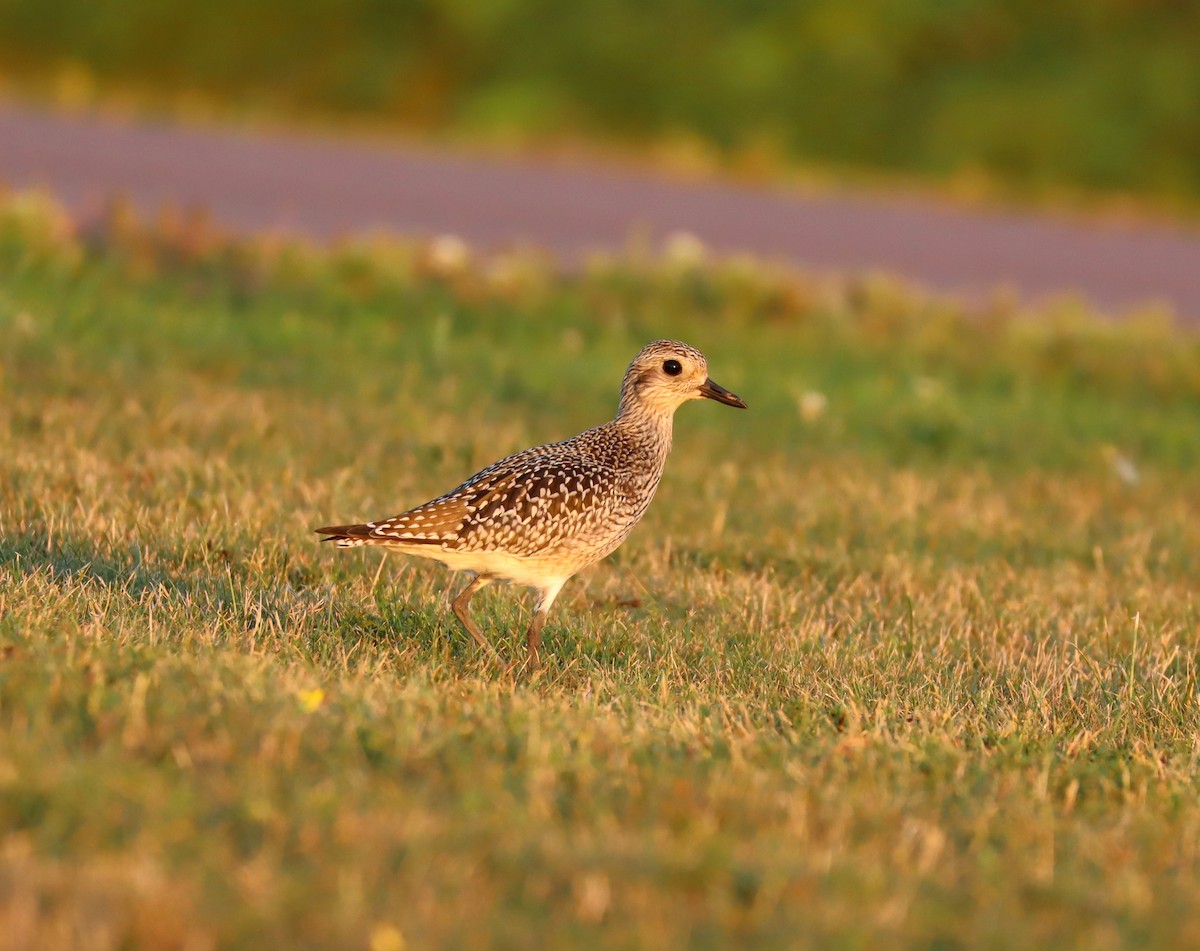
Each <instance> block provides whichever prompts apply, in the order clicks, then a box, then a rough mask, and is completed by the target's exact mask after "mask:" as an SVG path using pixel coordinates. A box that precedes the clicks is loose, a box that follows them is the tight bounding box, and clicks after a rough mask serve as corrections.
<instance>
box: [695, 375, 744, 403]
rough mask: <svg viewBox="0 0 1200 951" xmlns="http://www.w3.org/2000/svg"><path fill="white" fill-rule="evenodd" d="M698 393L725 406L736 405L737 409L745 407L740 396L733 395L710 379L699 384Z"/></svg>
mask: <svg viewBox="0 0 1200 951" xmlns="http://www.w3.org/2000/svg"><path fill="white" fill-rule="evenodd" d="M700 395H701V396H703V397H706V398H707V399H710V400H716V401H717V402H718V403H724V404H725V405H726V406H736V407H737V408H738V409H745V408H746V404H745V402H744V401H743V400H742V398H741V397H740V396H735V395H734V394H733V393H730V392H729V390H727V389H725V387H723V386H721V385H719V384H717V383H714V382H713V381H712V380H705V381H704V382H703V383H702V384H701V386H700Z"/></svg>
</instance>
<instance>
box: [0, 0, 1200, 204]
mask: <svg viewBox="0 0 1200 951" xmlns="http://www.w3.org/2000/svg"><path fill="white" fill-rule="evenodd" d="M0 58H2V59H0V62H2V65H0V73H2V74H3V75H4V76H5V77H6V78H7V79H8V80H10V81H13V82H16V83H17V84H18V85H19V84H21V83H34V84H37V83H39V82H42V83H45V82H53V81H54V79H55V77H62V76H63V75H67V76H69V77H74V79H75V80H76V81H81V82H82V84H83V85H89V84H91V85H94V86H95V88H97V89H100V90H104V89H105V88H107V87H114V88H120V89H124V90H129V89H136V90H139V91H141V92H145V91H147V90H152V91H153V92H154V93H155V94H157V95H165V96H171V95H176V94H179V93H181V92H186V93H190V94H199V95H200V96H208V97H212V98H213V99H214V100H215V101H217V102H219V103H222V104H225V105H228V104H230V103H231V102H232V103H234V104H235V105H236V107H238V108H243V107H245V108H250V109H258V108H265V109H267V110H269V111H281V112H283V113H285V114H295V113H300V114H313V113H318V114H323V115H339V116H359V117H361V116H366V117H371V118H374V119H382V120H384V121H385V122H388V123H394V124H395V125H397V126H400V127H403V128H406V129H419V130H436V131H443V132H446V131H448V132H452V133H465V134H468V135H473V136H479V137H483V138H490V139H501V140H516V141H518V142H526V141H546V140H548V139H549V140H554V139H558V138H563V137H565V138H570V139H578V138H584V139H600V140H602V141H605V142H609V143H618V144H621V145H632V146H644V145H646V144H648V143H649V144H653V145H655V146H656V147H663V146H667V147H670V146H671V144H672V143H673V144H674V146H675V147H678V148H681V149H682V150H684V151H686V150H687V149H694V150H698V151H699V152H702V153H710V154H712V155H715V156H719V157H720V158H721V159H722V160H723V161H726V162H727V163H729V164H731V165H733V166H734V167H741V168H745V169H751V170H753V169H762V168H767V169H768V170H769V169H778V168H779V167H781V166H782V165H784V164H787V163H794V162H801V163H815V164H825V165H834V166H838V167H842V168H861V169H876V170H886V171H889V172H898V173H901V174H905V175H908V174H916V175H920V176H931V177H934V178H945V177H950V176H957V177H958V178H959V179H961V180H970V179H971V177H972V176H974V175H978V176H980V177H981V178H986V179H995V180H998V181H999V182H1002V183H1005V184H1007V185H1009V186H1015V187H1016V188H1018V189H1021V190H1023V191H1025V192H1027V193H1028V192H1034V193H1036V192H1039V191H1048V190H1049V191H1052V190H1053V189H1056V188H1062V187H1064V186H1066V187H1069V188H1082V189H1086V190H1102V191H1132V192H1137V193H1140V194H1142V195H1147V196H1154V197H1156V198H1165V199H1168V200H1183V201H1186V202H1190V201H1192V200H1194V199H1195V198H1196V197H1198V196H1200V123H1198V122H1197V121H1196V117H1197V116H1200V4H1197V3H1195V2H1189V0H1063V2H1059V3H1054V4H1047V3H1041V2H1034V0H1005V2H995V0H993V2H988V0H809V2H799V3H798V2H786V0H643V2H637V3H634V2H632V0H577V2H575V3H569V4H563V3H558V2H551V0H525V2H516V0H470V2H467V0H406V2H403V3H392V2H386V0H292V2H288V3H284V2H282V0H252V2H245V0H243V2H234V0H213V2H210V3H207V4H196V3H184V2H181V0H126V2H118V3H105V4H97V3H93V2H88V0H56V2H55V3H45V2H42V0H0ZM77 85H78V82H77Z"/></svg>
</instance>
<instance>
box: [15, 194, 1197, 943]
mask: <svg viewBox="0 0 1200 951" xmlns="http://www.w3.org/2000/svg"><path fill="white" fill-rule="evenodd" d="M666 335H677V336H681V337H683V338H685V339H687V340H689V341H691V342H693V343H695V344H697V345H699V346H701V347H702V348H703V349H705V350H706V352H707V353H708V354H709V357H710V363H711V368H712V373H713V376H714V378H715V379H717V380H718V381H720V382H721V383H723V384H724V385H726V386H728V387H730V388H731V389H734V390H735V391H737V392H739V393H740V394H742V395H743V396H744V397H745V398H746V399H747V401H748V402H749V403H750V406H751V409H750V411H748V412H746V413H736V412H734V411H732V410H727V409H725V408H723V407H720V406H717V405H714V404H707V403H706V404H704V405H699V404H689V405H688V406H685V407H683V408H682V410H681V411H680V413H679V414H678V417H677V429H676V446H675V453H674V455H673V457H672V459H671V462H670V464H669V466H668V473H667V477H666V479H665V480H664V484H663V486H662V488H661V489H660V492H659V496H658V499H657V501H656V502H655V504H654V506H653V507H652V508H651V511H650V513H649V514H648V516H647V518H646V520H645V522H644V523H643V524H642V526H640V527H639V529H638V531H637V532H636V533H635V535H634V537H633V538H632V539H631V541H630V542H629V543H628V544H627V545H626V546H625V547H624V548H623V549H622V550H621V551H620V552H618V554H617V555H616V556H614V557H613V558H612V559H610V560H609V561H607V562H605V563H604V564H602V565H601V566H599V567H597V568H595V569H593V570H592V571H590V572H589V573H587V574H586V575H584V576H581V577H579V578H577V579H576V580H575V581H573V582H572V583H571V584H570V585H569V586H568V587H567V588H566V589H565V591H564V593H563V595H562V597H561V598H560V600H559V603H558V604H557V605H556V609H555V612H554V614H553V616H552V620H551V624H550V625H549V626H548V628H547V632H546V633H547V638H546V641H547V643H546V652H545V660H546V663H547V670H546V671H545V674H544V676H543V677H542V678H541V679H540V680H537V681H535V682H533V683H526V682H519V681H518V682H513V681H512V680H510V679H507V678H505V677H503V676H501V675H499V674H498V673H497V671H495V670H494V669H493V668H492V667H491V666H490V665H489V663H488V662H487V660H486V658H484V657H483V656H482V655H481V654H480V653H479V652H478V650H476V649H475V648H474V647H473V645H472V644H471V643H470V641H469V638H467V637H465V636H464V635H463V633H462V632H461V631H459V630H458V629H457V627H456V626H455V625H454V624H453V623H452V621H451V620H450V619H449V617H448V616H449V612H448V610H447V602H446V599H445V595H444V592H445V590H446V589H447V587H448V586H449V585H450V583H451V578H450V577H449V576H448V575H447V574H445V573H444V572H443V571H442V570H441V569H439V568H437V567H436V566H433V565H424V564H419V563H413V562H406V561H403V560H402V559H400V558H398V557H397V558H387V559H384V558H383V556H380V555H379V554H377V553H362V552H349V553H346V552H336V551H330V550H329V549H328V546H326V547H324V548H322V547H321V546H319V545H318V544H317V542H316V539H315V537H314V536H313V535H312V534H311V533H310V529H311V527H312V526H314V525H320V524H326V523H328V522H329V521H332V520H341V519H352V518H358V517H371V516H376V515H383V514H388V513H390V512H392V511H394V510H397V509H399V508H402V507H404V506H407V505H409V504H411V503H415V502H418V501H421V500H424V499H425V498H427V497H429V496H430V495H431V494H433V493H436V492H438V491H440V490H443V489H445V488H447V487H449V486H450V485H453V484H455V483H456V482H457V481H458V480H459V479H461V478H462V477H464V476H466V475H468V474H470V473H471V472H472V471H474V469H475V468H476V467H478V466H479V465H482V464H484V463H486V462H488V461H491V460H492V459H494V458H496V457H497V456H498V455H500V454H502V453H504V452H506V451H510V450H513V449H517V448H521V447H523V446H525V445H529V444H532V443H534V442H537V441H544V440H550V439H555V438H559V437H562V436H565V435H568V434H570V433H572V432H574V431H576V430H577V429H579V428H581V427H583V426H586V425H589V424H592V423H594V422H597V421H600V420H601V419H603V418H605V417H606V416H607V415H608V414H609V413H611V411H612V409H613V407H614V404H615V398H616V387H617V382H618V379H619V376H620V373H621V371H622V369H623V367H624V366H625V364H626V362H627V361H628V359H629V358H630V357H631V356H632V354H633V353H634V352H635V351H636V350H637V348H638V347H639V346H641V345H642V344H643V343H645V342H646V341H647V340H648V339H650V338H652V337H656V336H666ZM1198 356H1200V343H1198V340H1197V338H1196V336H1195V335H1194V334H1193V333H1191V332H1189V331H1185V330H1182V329H1178V328H1174V327H1172V326H1170V325H1169V324H1168V323H1165V322H1162V321H1156V320H1154V319H1152V318H1149V317H1148V318H1145V319H1142V320H1134V321H1132V322H1129V323H1125V324H1119V325H1114V324H1104V323H1100V322H1097V321H1095V320H1093V319H1092V318H1091V317H1089V316H1088V315H1087V314H1085V313H1079V312H1078V311H1077V310H1076V309H1075V308H1073V307H1072V306H1071V305H1070V304H1062V305H1059V306H1058V307H1057V308H1053V309H1050V310H1047V311H1045V312H1042V313H1040V314H1036V315H1033V316H1031V317H1023V316H1021V315H1020V314H1014V313H1009V312H1007V310H1006V308H1005V306H1004V305H1003V304H1002V303H997V304H996V305H995V306H994V307H992V308H990V309H988V310H987V312H986V313H982V314H976V315H973V316H967V315H964V314H963V313H962V312H961V311H960V310H959V309H957V308H956V307H955V306H954V305H953V304H952V303H948V302H944V301H937V300H931V299H928V298H925V297H922V296H921V295H920V294H918V293H915V292H912V291H907V290H905V289H904V288H902V287H900V286H898V285H897V284H895V283H894V282H888V281H884V280H876V279H868V280H845V281H819V280H817V279H815V278H811V277H808V276H805V275H803V274H798V273H792V272H786V271H772V270H769V269H765V268H759V267H753V266H751V265H750V264H748V263H745V262H742V263H738V262H734V263H731V264H727V265H721V266H709V267H704V268H695V267H690V266H687V265H685V264H684V263H683V262H679V261H676V262H669V261H668V262H659V263H649V264H645V263H644V264H641V265H634V264H630V265H600V264H597V265H596V266H594V267H592V268H590V269H589V270H588V271H587V272H586V273H585V274H583V275H580V276H577V277H575V278H569V279H564V278H555V277H553V276H552V275H551V274H549V273H548V272H547V271H545V270H544V269H542V268H541V266H540V265H539V264H538V262H537V261H536V260H534V259H529V258H519V257H518V258H510V259H506V260H504V261H501V262H470V263H468V264H466V265H465V266H463V267H454V266H451V265H449V264H447V262H445V261H439V259H438V256H437V255H436V254H434V253H430V252H429V251H428V250H426V249H423V248H420V247H415V246H407V245H403V244H387V243H376V244H374V245H369V246H367V245H364V246H347V247H344V248H341V249H338V250H336V251H333V252H330V253H328V254H322V253H317V252H314V251H311V250H307V249H305V248H303V247H299V246H281V245H277V244H270V243H267V242H265V241H264V242H256V243H251V244H247V245H241V246H233V245H227V244H224V243H221V242H219V241H216V240H211V239H210V238H209V237H208V236H206V235H205V234H204V233H203V232H202V231H200V230H198V229H194V228H192V229H189V228H187V227H182V228H179V227H166V228H164V229H162V231H161V233H146V232H143V231H139V230H137V229H132V228H129V227H127V226H120V225H119V223H118V225H117V226H115V227H114V228H113V229H112V230H111V231H110V232H108V233H105V234H97V235H93V236H91V238H90V239H89V241H88V242H87V243H86V244H81V243H80V242H78V241H76V240H74V239H72V238H71V237H70V236H69V235H68V234H66V233H65V231H64V229H63V227H62V223H61V222H59V221H57V220H56V219H55V217H54V216H53V214H52V213H50V212H47V211H46V210H44V209H39V208H37V207H34V206H33V205H31V203H30V202H29V201H28V200H26V199H20V200H15V201H9V202H8V203H7V204H6V205H5V206H4V208H3V210H2V211H0V830H2V831H0V919H2V920H3V922H4V927H3V928H0V934H4V935H7V936H8V937H7V944H6V945H4V944H3V942H2V941H0V945H2V946H4V947H8V948H14V949H16V948H21V949H27V948H36V947H66V946H70V947H77V948H84V949H92V948H95V949H110V948H112V949H117V948H148V949H157V948H190V949H195V948H211V947H221V948H247V949H250V948H263V947H279V948H285V947H286V948H293V949H303V948H330V947H346V948H371V949H373V951H388V949H397V948H400V947H405V946H406V947H409V948H420V947H437V946H445V947H462V948H476V947H497V946H500V947H522V948H527V947H562V948H589V947H601V946H603V947H658V948H685V947H686V948H728V947H731V946H741V945H745V946H755V947H764V948H795V947H813V948H848V949H857V948H862V949H866V948H876V947H892V948H931V947H936V948H946V949H950V948H967V947H971V948H974V947H987V948H1013V947H1055V948H1080V949H1085V948H1086V949H1089V951H1090V949H1104V948H1141V947H1179V948H1186V947H1194V946H1196V944H1197V942H1198V941H1200V926H1198V925H1197V919H1196V916H1195V908H1196V906H1197V903H1198V902H1200V766H1198V763H1197V745H1196V743H1197V741H1196V737H1197V735H1198V731H1200V705H1198V700H1197V697H1198V694H1197V688H1198V684H1197V677H1198V673H1200V671H1198V667H1197V663H1196V659H1195V658H1196V653H1197V646H1198V644H1197V641H1198V639H1200V638H1198V632H1200V605H1198V603H1197V599H1196V594H1195V579H1196V577H1197V571H1198V568H1200V565H1198V564H1197V557H1198V556H1197V552H1200V524H1198V523H1197V520H1196V517H1195V513H1196V510H1197V504H1198V503H1200V476H1198V475H1197V472H1198V471H1200V467H1198V465H1197V463H1198V462H1200V459H1198V456H1200V441H1198V440H1197V438H1196V435H1197V422H1196V421H1197V408H1198V404H1200V360H1197V357H1198ZM815 394H820V396H817V395H815ZM822 398H823V400H822ZM476 608H477V612H478V614H479V616H480V620H481V623H482V624H483V626H484V627H485V628H486V629H487V630H489V631H492V632H494V634H495V639H496V642H497V644H498V646H499V647H500V649H501V650H502V651H504V652H506V653H509V654H512V653H513V652H516V651H518V650H519V649H520V646H521V645H520V631H521V628H522V625H523V622H524V619H525V616H526V615H525V613H524V612H525V611H527V610H528V604H527V603H521V601H520V600H519V599H518V597H517V596H516V593H515V592H511V591H499V592H496V593H493V592H491V591H489V592H486V593H484V594H482V595H481V596H480V597H479V598H478V599H477V600H476Z"/></svg>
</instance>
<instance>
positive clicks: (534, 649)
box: [525, 578, 566, 672]
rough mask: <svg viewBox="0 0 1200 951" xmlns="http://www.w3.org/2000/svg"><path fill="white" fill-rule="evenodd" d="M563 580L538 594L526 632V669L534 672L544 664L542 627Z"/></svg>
mask: <svg viewBox="0 0 1200 951" xmlns="http://www.w3.org/2000/svg"><path fill="white" fill-rule="evenodd" d="M565 580H566V579H565V578H564V579H563V581H558V582H555V583H554V584H552V585H551V586H550V587H547V588H543V589H542V590H541V591H540V592H539V595H538V600H537V605H536V606H535V607H534V609H533V619H532V620H531V621H530V622H529V631H528V632H527V633H526V634H525V669H526V670H528V671H530V672H533V671H535V670H537V669H538V667H540V666H541V664H542V658H541V654H540V651H541V646H542V628H543V627H545V626H546V617H547V616H548V615H549V614H550V605H552V604H553V603H554V599H555V598H557V597H558V592H559V591H561V590H562V586H563V582H564V581H565Z"/></svg>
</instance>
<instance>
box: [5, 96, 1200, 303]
mask: <svg viewBox="0 0 1200 951" xmlns="http://www.w3.org/2000/svg"><path fill="white" fill-rule="evenodd" d="M0 182H4V183H6V184H8V185H9V186H12V187H23V186H29V185H43V186H46V187H48V188H50V189H52V190H53V191H54V192H56V193H57V194H58V195H59V196H61V198H62V199H63V200H65V201H66V203H67V204H68V206H69V207H71V208H72V209H74V210H75V211H77V212H79V213H81V214H89V213H94V212H95V211H96V210H98V209H99V208H100V207H101V206H102V204H103V202H104V201H105V199H106V198H107V196H109V195H111V194H113V193H114V192H123V193H124V194H126V195H127V196H128V197H130V198H131V199H132V200H133V201H134V202H135V203H136V204H137V205H138V206H139V207H142V208H144V209H146V210H152V209H153V208H155V207H157V206H159V205H161V204H163V203H173V204H175V205H177V206H183V207H191V206H203V207H205V208H207V209H208V210H209V211H210V212H211V213H212V215H213V217H214V219H215V220H216V221H217V222H219V223H221V224H223V225H225V226H227V227H231V228H235V229H247V230H248V229H261V228H272V227H277V228H284V229H289V230H293V231H296V232H300V233H303V234H307V235H310V236H313V237H317V238H327V237H332V236H335V235H338V234H342V233H346V232H353V231H361V230H363V229H370V228H385V229H388V230H392V231H396V232H402V233H413V234H426V235H433V234H446V233H450V234H456V235H459V236H460V237H462V238H464V239H466V240H467V241H468V242H470V243H471V244H474V245H480V246H483V247H492V246H497V245H503V244H508V243H512V242H516V241H521V242H530V243H536V244H539V245H543V246H545V247H547V248H549V249H550V250H551V251H553V252H554V253H555V254H556V255H557V256H558V257H559V258H560V259H561V260H562V261H564V262H566V263H570V262H572V261H575V260H578V259H579V257H580V256H581V255H583V254H585V253H586V252H588V251H591V250H596V249H606V248H607V249H616V248H620V247H622V246H623V245H625V244H626V243H627V241H628V239H629V237H630V235H631V234H633V233H635V232H638V233H644V234H649V235H651V236H653V237H655V238H660V237H662V236H664V235H666V234H668V233H670V232H672V231H676V230H683V231H687V232H690V233H692V234H694V235H696V236H697V237H699V238H700V239H701V240H703V241H704V242H705V243H706V244H707V245H709V246H710V247H711V248H713V249H715V250H717V251H722V252H725V251H750V252H754V253H756V254H760V255H765V256H769V257H775V258H780V259H786V260H789V261H793V262H795V263H798V264H804V265H808V266H812V267H817V268H821V269H836V270H847V269H849V270H857V269H863V268H883V269H887V270H894V271H898V272H900V273H903V274H905V275H908V276H909V277H911V278H914V279H916V280H918V281H920V282H922V283H926V284H929V285H931V286H933V287H935V288H939V289H943V290H950V291H961V292H968V293H978V292H986V291H988V290H989V289H991V288H992V287H994V286H995V285H997V284H1008V285H1011V286H1013V287H1014V288H1016V289H1017V290H1019V291H1020V292H1021V293H1022V294H1023V295H1026V296H1031V297H1037V296H1041V295H1044V294H1051V293H1057V292H1061V291H1068V290H1076V291H1080V292H1082V293H1083V294H1085V295H1086V296H1087V297H1088V298H1089V299H1090V300H1091V301H1092V302H1093V303H1095V304H1096V305H1097V306H1099V307H1101V308H1103V309H1105V310H1109V311H1116V310H1120V309H1122V308H1125V307H1128V306H1131V305H1135V304H1139V303H1143V302H1146V301H1161V302H1166V303H1169V304H1171V305H1173V306H1174V307H1175V308H1176V309H1177V310H1178V311H1179V312H1180V313H1181V314H1182V315H1184V316H1186V317H1189V318H1192V319H1194V320H1200V229H1195V228H1183V227H1180V228H1171V227H1166V226H1133V225H1129V226H1121V227H1115V226H1107V227H1100V226H1097V225H1085V224H1081V223H1077V222H1073V221H1064V220H1059V219H1055V218H1051V217H1046V216H1040V215H1032V214H1003V213H998V212H984V211H967V210H957V209H951V208H947V207H942V206H939V205H936V204H933V203H930V202H922V201H917V200H896V201H890V200H881V199H876V198H871V199H867V198H854V197H847V196H820V197H809V196H800V195H795V194H789V193H787V192H783V191H773V190H769V189H766V188H756V187H750V186H742V185H736V184H727V183H704V184H688V183H680V182H673V181H669V180H666V179H663V178H659V177H655V176H653V175H650V174H639V173H634V172H628V171H622V170H613V169H611V168H604V167H596V166H567V165H564V164H562V163H557V162H537V161H517V160H511V161H510V160H502V159H492V158H479V157H465V156H462V155H456V154H452V153H448V152H440V151H437V150H434V149H432V148H430V149H426V148H417V147H411V146H407V147H406V146H400V145H396V146H381V145H372V144H369V143H363V142H358V141H354V142H349V141H339V140H336V139H324V138H318V137H313V136H306V135H300V134H287V135H282V134H262V135H258V134H249V133H242V132H224V131H215V130H213V129H207V128H206V129H196V128H187V127H180V126H174V125H169V124H154V123H137V124H134V123H127V122H120V121H115V120H111V119H104V118H97V117H94V116H71V117H64V116H58V115H54V114H50V113H46V112H41V111H38V110H36V109H32V108H28V107H24V106H20V105H17V104H14V103H11V102H6V101H0Z"/></svg>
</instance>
